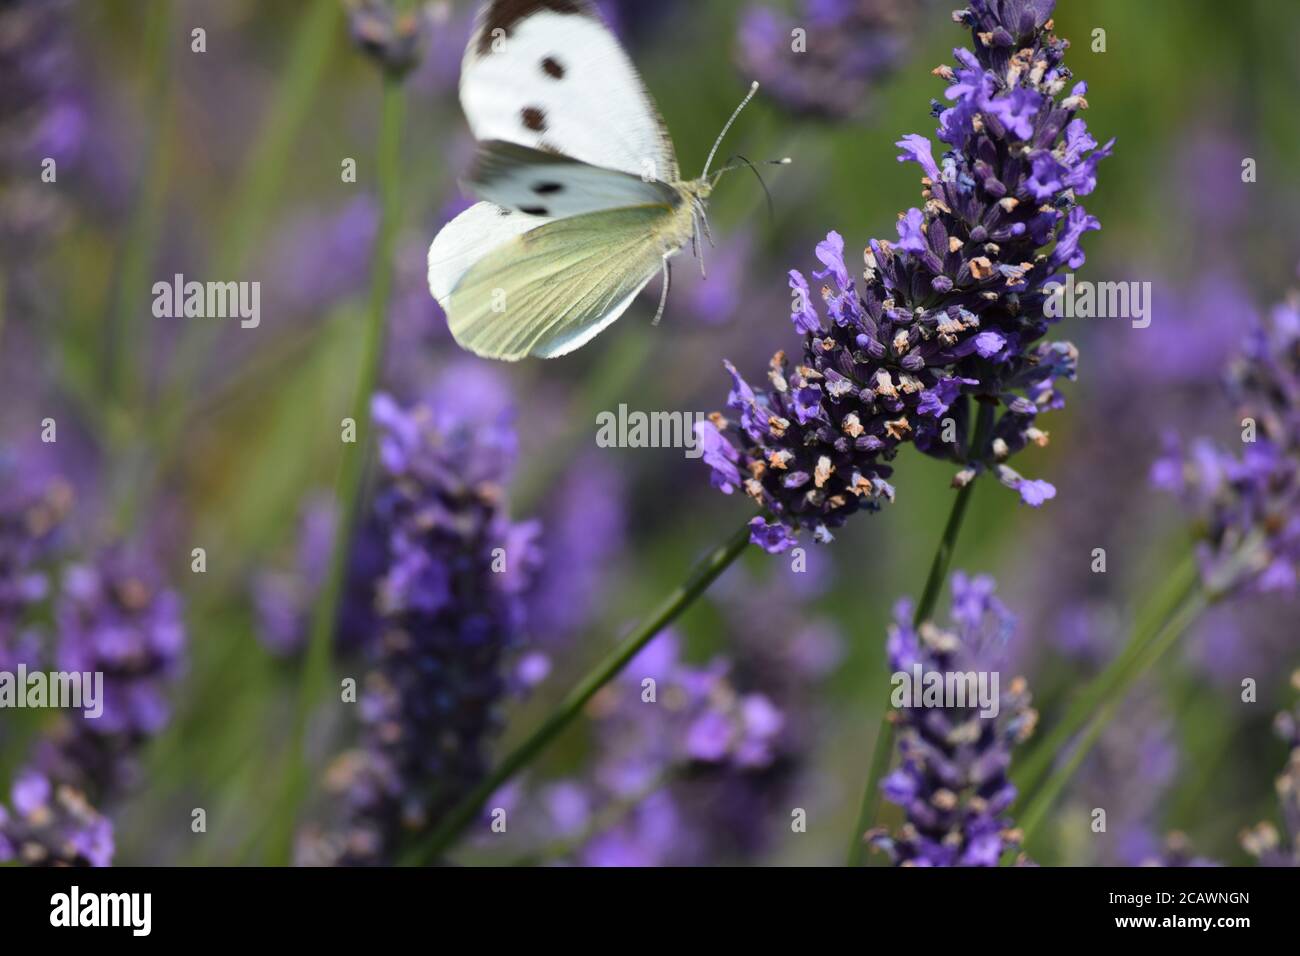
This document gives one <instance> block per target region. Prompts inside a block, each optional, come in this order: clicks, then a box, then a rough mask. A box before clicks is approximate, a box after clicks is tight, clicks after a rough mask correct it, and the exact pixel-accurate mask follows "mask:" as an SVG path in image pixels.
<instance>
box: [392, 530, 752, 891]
mask: <svg viewBox="0 0 1300 956" xmlns="http://www.w3.org/2000/svg"><path fill="white" fill-rule="evenodd" d="M748 544H749V523H748V522H746V523H745V524H743V525H741V527H740V528H738V529H737V530H736V532H735V534H733V535H732V536H731V537H730V538H729V539H728V540H727V541H726V542H724V543H723V544H721V545H719V546H718V547H717V548H715V549H714V550H713V551H712V552H710V553H709V554H708V555H707V556H705V557H704V558H703V559H701V560H700V561H699V562H698V563H697V564H696V565H695V566H694V567H693V568H692V569H691V573H690V575H689V576H688V577H687V579H686V581H685V583H683V584H682V585H681V586H680V587H678V588H677V589H676V590H675V591H673V592H672V593H671V594H669V595H668V597H666V598H665V599H664V601H663V603H661V604H660V605H659V607H657V608H656V609H655V610H654V611H653V612H652V613H651V614H650V615H649V616H648V617H646V618H645V619H644V620H643V621H642V622H641V623H640V624H639V625H638V626H637V628H636V629H635V630H634V631H633V632H632V633H631V634H629V635H628V636H627V637H626V638H624V639H623V641H622V642H621V643H620V644H619V645H618V646H617V647H615V648H614V649H613V650H612V651H610V652H609V654H608V655H606V657H605V658H604V659H603V660H602V661H601V662H600V663H599V664H597V665H596V667H595V669H593V670H592V671H591V672H590V673H588V674H587V676H586V677H584V678H583V679H582V680H581V681H580V682H579V683H578V685H577V686H576V687H574V688H573V690H571V691H569V693H568V695H566V696H565V698H564V700H562V701H561V702H560V704H559V706H558V707H557V708H556V709H555V710H554V711H553V712H552V713H551V715H550V716H549V717H547V718H546V720H545V721H543V722H542V724H541V725H540V726H539V727H538V728H537V729H536V730H535V731H533V733H532V734H531V735H530V736H529V737H528V739H527V740H525V741H524V742H523V743H521V744H520V745H519V746H518V747H516V748H515V749H514V750H512V751H511V752H510V753H509V754H508V755H507V756H506V758H505V759H504V760H502V761H501V763H500V764H499V765H498V766H497V768H496V770H494V771H492V773H490V774H489V775H488V776H487V777H486V778H485V779H484V780H483V782H482V783H480V784H479V785H478V786H477V787H475V788H474V789H473V790H472V791H471V792H470V793H469V794H468V795H466V796H465V798H464V799H462V800H461V801H460V803H458V804H457V805H456V806H455V807H454V808H452V810H451V811H450V812H449V813H447V814H446V815H445V816H444V817H443V818H442V820H441V821H440V823H439V825H438V827H437V828H436V829H435V830H434V831H433V832H432V833H430V834H429V835H428V836H426V837H425V838H424V839H422V840H420V841H418V842H417V843H416V845H415V846H414V847H413V848H412V849H411V850H410V851H409V852H408V853H407V854H406V855H405V856H404V857H403V859H402V862H403V863H408V864H415V865H419V864H430V863H435V862H437V861H438V859H439V858H440V857H441V856H442V855H443V854H444V853H445V852H446V851H447V849H448V848H449V847H450V846H451V845H452V844H453V843H454V842H455V840H456V838H457V837H458V836H459V835H460V833H461V831H462V830H464V829H465V827H467V826H468V825H469V824H470V823H471V822H472V821H473V820H474V819H475V818H476V817H478V815H479V813H480V812H482V809H483V806H484V804H486V802H487V800H488V798H489V797H491V796H492V794H494V793H495V792H496V791H497V790H498V789H500V787H501V786H502V785H503V784H505V783H506V782H507V781H508V780H510V778H511V777H513V776H514V775H515V774H516V773H518V772H519V771H520V770H522V769H523V768H524V767H526V766H527V765H528V764H529V763H530V762H531V761H532V760H533V758H535V757H536V756H537V755H538V754H540V753H541V752H542V751H543V750H545V749H546V747H547V746H548V745H549V744H550V743H551V741H553V740H554V739H555V738H556V737H558V736H559V734H560V732H561V731H562V730H564V729H565V728H566V727H567V726H569V724H570V723H572V722H573V720H574V718H576V717H577V716H578V714H579V713H581V712H582V709H583V707H585V706H586V704H587V702H588V701H589V700H591V698H592V697H594V696H595V695H596V693H597V691H599V690H600V689H601V688H602V687H604V686H605V685H606V684H608V683H609V682H610V681H611V680H612V679H613V678H614V677H615V676H616V675H617V674H618V673H619V671H621V670H622V669H623V668H624V667H625V666H626V665H627V663H628V661H630V660H632V658H634V657H635V656H636V655H637V654H638V653H639V652H640V651H641V649H642V648H643V647H645V646H646V645H647V644H649V643H650V641H651V639H652V638H653V637H654V636H655V635H656V634H658V633H659V632H660V631H662V630H663V629H664V628H665V627H667V626H668V625H669V624H671V623H672V622H673V621H675V620H676V619H677V617H678V616H679V615H680V614H681V613H682V612H683V611H685V610H686V609H687V608H688V607H690V606H691V605H692V604H693V603H694V602H695V600H696V599H697V598H698V597H700V595H702V594H703V593H704V592H705V591H707V590H708V588H709V586H710V585H711V584H713V582H714V581H716V580H717V578H718V576H719V575H720V574H722V572H723V571H725V570H726V569H727V568H728V567H730V566H731V564H732V562H734V561H735V560H736V559H737V558H738V557H740V554H741V552H743V551H744V550H745V548H746V546H747V545H748Z"/></svg>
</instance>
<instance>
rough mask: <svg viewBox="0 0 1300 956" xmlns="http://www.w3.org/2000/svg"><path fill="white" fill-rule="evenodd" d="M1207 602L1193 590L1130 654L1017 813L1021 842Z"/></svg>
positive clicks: (1032, 831)
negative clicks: (1070, 745) (1065, 752)
mask: <svg viewBox="0 0 1300 956" xmlns="http://www.w3.org/2000/svg"><path fill="white" fill-rule="evenodd" d="M1210 603H1211V598H1210V596H1209V595H1207V594H1206V593H1205V592H1204V591H1203V590H1201V589H1200V588H1195V589H1193V590H1192V591H1191V593H1189V594H1187V595H1186V596H1185V597H1184V599H1183V600H1182V601H1181V602H1180V603H1179V605H1178V607H1177V608H1176V609H1175V611H1174V612H1173V614H1172V615H1170V616H1169V618H1168V619H1166V620H1165V621H1164V622H1163V623H1162V624H1161V626H1160V627H1159V628H1158V629H1157V630H1156V632H1155V634H1154V635H1152V636H1151V638H1150V639H1149V640H1147V641H1144V642H1143V646H1142V647H1141V648H1140V650H1139V651H1138V652H1137V653H1135V654H1134V655H1132V657H1131V658H1130V660H1129V663H1128V665H1127V666H1126V667H1125V668H1124V671H1123V673H1122V674H1121V676H1120V677H1119V679H1118V680H1116V681H1115V682H1114V684H1113V685H1112V686H1111V687H1110V688H1109V690H1108V693H1107V694H1106V695H1105V697H1104V698H1103V703H1102V705H1101V707H1100V709H1099V710H1098V711H1097V712H1096V714H1095V716H1094V717H1093V718H1092V720H1091V721H1090V722H1089V724H1088V727H1087V729H1086V730H1085V731H1084V733H1083V736H1082V737H1080V738H1079V741H1078V743H1076V744H1075V745H1074V749H1073V751H1072V753H1071V754H1070V759H1069V760H1068V761H1066V763H1064V764H1063V765H1062V766H1061V767H1060V768H1059V769H1058V770H1057V771H1056V772H1055V773H1053V774H1052V776H1051V777H1049V778H1048V779H1047V782H1046V783H1044V784H1043V786H1042V787H1041V788H1040V789H1039V790H1038V792H1037V793H1036V794H1035V795H1034V797H1033V799H1032V800H1030V801H1029V802H1028V804H1027V805H1026V806H1025V809H1024V810H1023V812H1020V813H1018V814H1016V820H1017V822H1018V824H1019V826H1020V828H1021V829H1022V830H1023V831H1024V837H1023V840H1022V843H1025V844H1027V843H1028V842H1029V840H1030V838H1031V837H1033V835H1034V834H1035V833H1036V832H1037V830H1038V828H1039V826H1040V824H1041V823H1042V822H1043V819H1044V817H1046V815H1047V811H1048V810H1049V809H1051V807H1052V804H1054V803H1055V802H1056V799H1057V798H1058V797H1059V796H1060V795H1061V791H1062V790H1064V789H1065V785H1066V784H1067V783H1069V781H1070V779H1071V778H1072V777H1073V776H1074V774H1075V772H1076V771H1077V770H1078V769H1079V767H1080V766H1081V765H1082V764H1083V761H1084V759H1085V758H1087V756H1088V754H1089V753H1090V752H1091V751H1092V748H1093V747H1094V746H1095V745H1096V743H1097V740H1098V738H1100V737H1101V733H1102V731H1104V730H1105V729H1106V727H1107V725H1109V724H1110V722H1111V720H1112V719H1114V717H1115V713H1116V711H1117V710H1118V709H1119V706H1120V704H1121V703H1123V701H1124V698H1125V696H1126V695H1127V692H1128V690H1129V689H1130V688H1131V687H1132V686H1133V684H1134V683H1136V682H1137V681H1138V679H1139V678H1141V677H1142V676H1143V675H1144V674H1146V673H1147V672H1148V671H1149V670H1150V669H1151V668H1152V667H1154V666H1155V664H1156V662H1157V661H1159V660H1160V658H1161V657H1163V656H1164V655H1165V653H1166V652H1167V651H1168V650H1169V649H1170V648H1171V647H1173V646H1174V644H1176V643H1177V642H1178V639H1179V638H1180V637H1181V636H1182V635H1183V634H1184V633H1185V632H1186V631H1187V629H1188V628H1189V627H1190V626H1191V625H1192V623H1193V622H1194V621H1195V620H1196V619H1197V618H1198V617H1200V615H1201V613H1202V612H1203V611H1204V610H1205V609H1206V608H1207V607H1208V606H1209V604H1210Z"/></svg>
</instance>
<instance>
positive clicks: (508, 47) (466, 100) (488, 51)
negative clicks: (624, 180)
mask: <svg viewBox="0 0 1300 956" xmlns="http://www.w3.org/2000/svg"><path fill="white" fill-rule="evenodd" d="M460 98H461V105H462V106H463V107H464V109H465V115H466V117H467V118H468V119H469V123H470V127H471V129H473V131H474V135H475V137H477V138H478V139H479V140H480V141H489V140H504V141H506V142H512V143H519V144H521V145H524V146H529V147H532V148H533V149H538V150H542V151H545V152H554V153H560V154H563V155H565V156H569V157H571V158H573V159H576V160H579V161H581V162H584V163H588V164H590V165H592V166H603V167H606V168H608V169H616V170H620V171H622V172H625V173H630V174H632V175H633V176H637V177H640V178H643V179H658V180H661V181H663V182H670V183H671V182H676V181H677V180H678V178H679V177H680V174H679V172H678V168H677V157H676V154H675V152H674V151H673V144H672V140H671V139H670V138H669V135H668V130H667V128H666V127H665V126H664V122H663V119H662V118H661V117H660V115H659V111H658V109H656V107H655V104H654V101H653V100H652V99H651V97H650V93H649V92H648V91H647V90H646V88H645V84H644V83H642V81H641V77H640V75H639V74H638V73H637V71H636V68H635V67H634V66H633V65H632V61H631V60H630V59H628V56H627V54H626V53H624V52H623V48H622V47H621V46H620V45H619V43H618V40H617V39H616V38H615V37H614V35H613V34H612V33H611V32H610V31H609V29H608V28H607V27H606V26H605V24H604V23H603V22H602V21H601V19H600V17H599V15H598V14H597V13H596V12H595V10H594V9H593V8H592V6H591V5H590V4H589V3H587V2H585V0H493V2H491V3H489V4H487V5H486V7H485V8H484V11H483V13H482V14H481V15H480V17H479V21H478V24H477V27H476V30H475V34H474V37H473V38H472V39H471V40H470V44H469V47H468V48H467V49H466V51H465V59H464V62H463V64H462V66H461V80H460Z"/></svg>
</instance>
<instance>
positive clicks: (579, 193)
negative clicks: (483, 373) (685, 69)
mask: <svg viewBox="0 0 1300 956" xmlns="http://www.w3.org/2000/svg"><path fill="white" fill-rule="evenodd" d="M460 95H461V103H462V105H463V107H464V109H465V115H466V117H467V118H468V120H469V123H470V126H471V128H472V130H473V132H474V134H475V136H476V138H477V139H478V140H479V155H478V159H477V161H476V163H475V166H474V168H473V171H472V172H471V174H470V177H469V186H470V188H471V189H472V190H473V191H474V193H475V194H476V195H477V196H478V197H479V198H480V199H481V200H482V201H481V202H479V203H477V204H476V205H474V206H471V207H470V208H469V209H468V210H466V211H465V212H464V213H462V214H461V215H460V216H457V217H456V218H455V219H454V220H453V221H452V222H450V223H448V224H447V226H445V227H444V228H443V230H442V231H441V232H440V233H439V234H438V236H437V238H435V239H434V241H433V244H432V245H431V246H430V248H429V288H430V291H431V292H432V293H433V296H434V298H435V299H437V300H438V302H439V304H440V305H441V306H442V308H443V310H444V311H445V312H446V314H447V320H448V326H449V327H450V329H451V332H452V335H453V337H454V338H455V339H456V341H457V342H458V343H459V344H460V345H461V346H462V347H463V348H466V349H468V350H469V351H471V352H474V353H476V354H478V355H482V356H485V357H488V358H495V359H503V360H507V361H514V360H517V359H521V358H524V357H525V356H528V355H533V356H539V357H543V358H554V357H556V356H559V355H564V354H567V353H568V352H572V351H573V350H574V349H577V348H579V347H581V346H582V345H584V344H586V343H587V342H588V341H590V340H591V339H592V338H593V337H594V336H596V335H597V334H599V333H600V332H601V331H602V330H603V329H605V328H606V327H608V326H609V325H610V324H611V323H612V322H613V321H614V320H616V319H617V318H618V317H619V316H621V315H622V314H623V312H624V311H626V309H627V308H628V307H629V306H630V305H631V303H632V301H633V300H634V299H635V298H636V297H637V295H638V294H639V293H640V292H641V290H642V289H644V288H645V286H646V285H647V284H648V283H649V282H650V281H651V279H653V278H655V277H656V276H659V275H661V274H662V275H663V276H664V280H665V293H666V291H667V286H666V283H667V277H668V260H669V259H670V258H671V257H673V256H674V255H676V254H677V253H678V252H680V251H681V249H682V248H683V247H685V246H686V244H687V243H697V244H698V242H699V237H700V235H701V233H702V232H705V231H706V230H707V225H706V223H705V218H704V217H705V212H706V206H707V201H708V197H709V194H710V192H711V191H712V187H713V180H712V179H711V178H709V177H708V176H707V175H706V176H702V177H700V178H699V179H693V180H684V179H682V177H681V174H680V170H679V167H678V163H677V157H676V153H675V152H674V149H673V144H672V140H671V138H670V136H669V134H668V131H667V128H666V127H665V125H664V122H663V120H662V118H661V117H660V115H659V111H658V109H657V108H656V107H655V105H654V102H653V100H652V99H651V98H650V94H649V93H648V92H647V91H646V89H645V86H644V84H643V83H642V82H641V78H640V76H639V75H638V74H637V72H636V69H635V67H634V66H633V65H632V63H631V61H630V60H629V59H628V57H627V54H626V53H624V52H623V49H622V47H621V46H620V45H619V43H618V41H617V40H616V39H615V38H614V36H613V34H612V33H610V31H609V30H608V28H606V27H605V25H604V23H603V22H602V21H601V20H600V18H599V15H598V14H597V13H596V12H595V11H594V9H593V8H592V7H591V5H590V4H589V3H588V2H587V0H492V2H490V3H488V4H487V5H486V6H485V7H484V9H483V11H482V13H481V14H480V17H479V21H478V25H477V28H476V31H475V33H474V36H473V37H472V38H471V39H470V43H469V46H468V47H467V49H466V51H465V59H464V62H463V64H462V68H461V89H460ZM661 310H662V301H661Z"/></svg>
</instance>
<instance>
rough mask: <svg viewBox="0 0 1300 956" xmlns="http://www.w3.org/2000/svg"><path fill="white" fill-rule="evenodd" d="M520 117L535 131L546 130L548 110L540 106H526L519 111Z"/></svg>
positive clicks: (541, 131)
mask: <svg viewBox="0 0 1300 956" xmlns="http://www.w3.org/2000/svg"><path fill="white" fill-rule="evenodd" d="M519 117H520V119H522V120H523V122H524V126H526V127H528V128H529V129H530V130H532V131H533V132H534V133H544V132H546V110H544V109H542V108H541V107H540V106H525V107H524V108H523V109H522V110H520V111H519Z"/></svg>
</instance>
